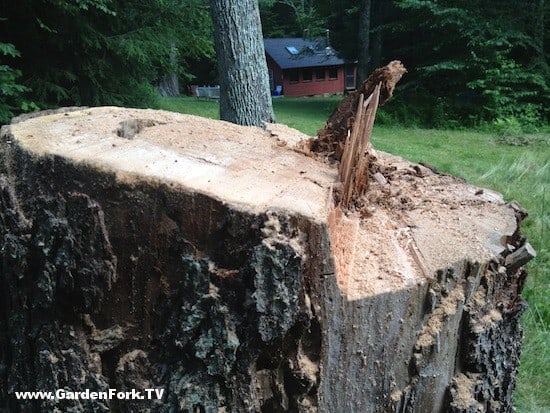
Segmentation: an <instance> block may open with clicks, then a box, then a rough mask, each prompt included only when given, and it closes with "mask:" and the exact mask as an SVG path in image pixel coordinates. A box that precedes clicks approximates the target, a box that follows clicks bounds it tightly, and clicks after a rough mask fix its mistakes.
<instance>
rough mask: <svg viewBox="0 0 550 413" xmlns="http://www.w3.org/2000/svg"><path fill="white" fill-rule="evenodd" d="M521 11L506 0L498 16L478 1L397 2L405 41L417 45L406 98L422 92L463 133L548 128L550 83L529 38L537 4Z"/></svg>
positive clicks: (491, 6) (495, 11)
mask: <svg viewBox="0 0 550 413" xmlns="http://www.w3.org/2000/svg"><path fill="white" fill-rule="evenodd" d="M526 3H528V4H526V5H525V6H524V7H521V8H517V7H516V3H515V2H512V1H511V0H503V1H501V2H500V4H499V5H498V9H497V7H496V5H495V4H493V3H487V2H482V1H480V0H474V1H469V2H465V1H461V0H442V1H434V0H432V1H420V0H399V1H396V4H397V5H398V6H399V7H400V8H401V9H403V10H404V11H405V12H407V14H408V17H409V20H408V22H407V23H408V24H404V25H403V26H401V30H402V33H403V32H404V33H408V34H409V35H410V36H414V37H415V39H417V41H416V43H415V45H414V50H415V53H416V56H415V58H414V60H413V64H414V66H413V70H411V74H410V75H409V79H408V84H407V88H408V90H407V92H408V93H411V94H416V93H417V90H418V88H419V87H422V88H423V89H425V90H426V91H427V92H428V94H429V95H431V96H433V97H436V96H437V97H439V99H443V100H444V101H445V104H444V106H446V110H447V115H448V117H451V118H454V119H457V120H460V121H461V122H462V123H463V124H464V125H470V126H471V125H479V124H483V123H489V124H491V123H492V122H494V121H495V120H496V119H507V118H514V119H516V120H517V121H518V122H519V123H520V124H521V125H522V126H523V127H525V128H527V129H533V128H535V127H536V126H540V125H541V124H543V123H545V122H547V119H548V115H549V114H550V113H549V109H548V107H549V105H548V102H549V101H550V77H549V76H548V74H549V72H548V70H547V69H548V66H547V65H546V63H545V57H544V56H543V59H542V61H541V59H540V58H541V55H540V52H539V51H537V48H536V47H535V45H536V43H537V39H535V34H534V32H532V31H531V30H530V25H536V24H540V23H539V22H538V20H537V16H536V14H534V9H533V7H534V3H535V2H534V1H528V2H526ZM529 3H531V4H529ZM398 35H399V36H401V33H399V34H398ZM403 51H404V52H405V53H407V50H406V49H405V50H403ZM535 62H537V65H535ZM432 104H437V103H436V102H432ZM434 126H438V125H437V124H435V125H434Z"/></svg>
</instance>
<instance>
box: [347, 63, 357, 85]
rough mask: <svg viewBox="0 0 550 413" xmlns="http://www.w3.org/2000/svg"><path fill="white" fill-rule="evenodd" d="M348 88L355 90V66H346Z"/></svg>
mask: <svg viewBox="0 0 550 413" xmlns="http://www.w3.org/2000/svg"><path fill="white" fill-rule="evenodd" d="M346 90H355V66H346Z"/></svg>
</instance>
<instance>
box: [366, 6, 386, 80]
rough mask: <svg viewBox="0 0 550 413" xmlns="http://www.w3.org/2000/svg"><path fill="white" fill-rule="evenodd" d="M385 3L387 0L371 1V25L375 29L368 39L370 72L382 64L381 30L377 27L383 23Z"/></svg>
mask: <svg viewBox="0 0 550 413" xmlns="http://www.w3.org/2000/svg"><path fill="white" fill-rule="evenodd" d="M386 4H387V0H374V3H373V7H372V19H371V20H372V22H371V23H372V24H371V26H372V27H373V29H375V30H374V31H373V33H372V39H369V40H370V58H369V63H368V65H367V67H368V73H372V72H373V71H374V70H375V69H376V68H377V67H380V66H382V31H381V30H379V29H380V26H381V25H382V24H384V6H385V5H386ZM376 29H378V30H376Z"/></svg>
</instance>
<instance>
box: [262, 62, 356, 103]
mask: <svg viewBox="0 0 550 413" xmlns="http://www.w3.org/2000/svg"><path fill="white" fill-rule="evenodd" d="M266 60H267V67H268V69H269V71H270V80H271V79H272V85H271V89H272V90H275V88H276V87H277V86H282V87H283V91H282V94H283V95H285V96H312V95H322V94H325V93H330V94H334V93H343V92H344V91H345V72H344V67H343V66H331V67H324V68H323V67H313V68H307V67H306V68H299V69H285V70H283V69H281V68H280V67H279V66H278V65H277V64H276V63H275V61H274V60H273V59H272V58H271V57H270V56H269V55H268V56H266ZM329 69H332V70H336V71H337V76H336V78H335V79H332V78H329ZM319 70H324V73H325V78H324V79H318V78H317V72H318V71H319ZM307 72H309V73H310V75H311V80H308V79H305V80H304V74H306V76H307ZM296 75H297V81H296V80H294V79H296ZM293 76H294V79H293V80H291V79H292V78H293Z"/></svg>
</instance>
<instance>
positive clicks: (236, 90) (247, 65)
mask: <svg viewBox="0 0 550 413" xmlns="http://www.w3.org/2000/svg"><path fill="white" fill-rule="evenodd" d="M210 8H211V12H212V19H213V21H214V39H215V46H216V54H217V57H218V72H219V77H220V87H221V94H220V119H222V120H226V121H229V122H232V123H236V124H238V125H254V126H262V125H263V123H264V122H273V121H274V119H275V115H274V113H273V107H272V104H271V95H270V92H269V89H270V88H269V77H268V72H267V62H266V60H265V52H264V46H263V40H262V25H261V22H260V12H259V9H258V2H257V0H239V1H232V0H211V1H210Z"/></svg>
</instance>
